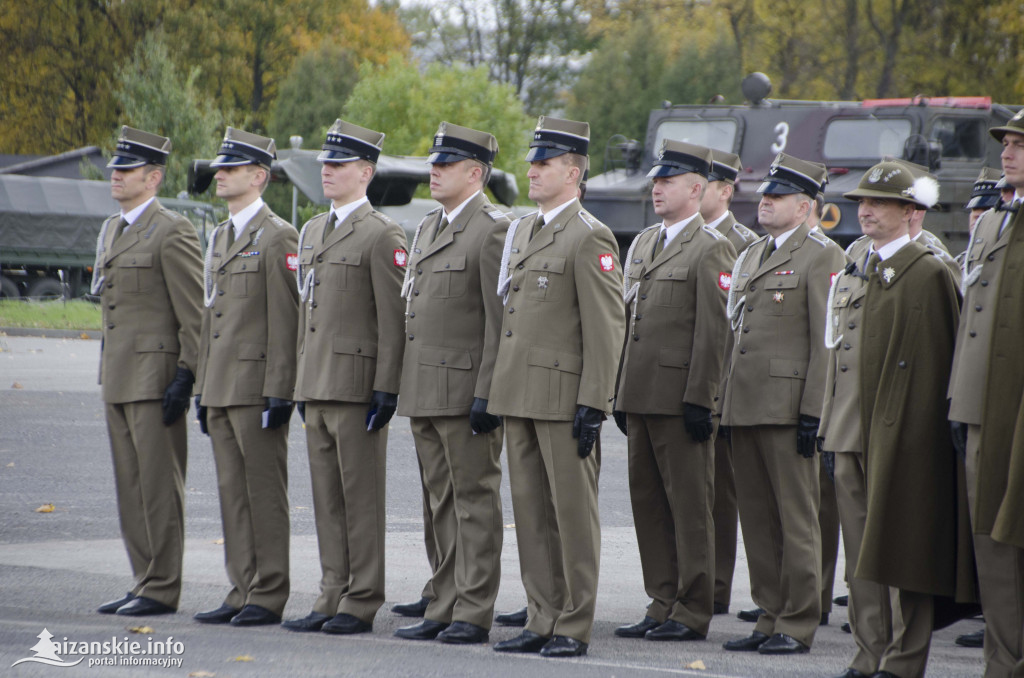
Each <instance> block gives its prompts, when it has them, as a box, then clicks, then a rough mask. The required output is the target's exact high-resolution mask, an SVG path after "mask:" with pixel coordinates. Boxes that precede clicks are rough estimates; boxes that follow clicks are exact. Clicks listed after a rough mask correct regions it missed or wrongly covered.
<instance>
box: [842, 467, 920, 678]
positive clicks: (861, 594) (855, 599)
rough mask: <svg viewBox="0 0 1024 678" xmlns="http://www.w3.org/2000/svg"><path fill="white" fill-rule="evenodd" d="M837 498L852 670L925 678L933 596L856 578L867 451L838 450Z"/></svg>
mask: <svg viewBox="0 0 1024 678" xmlns="http://www.w3.org/2000/svg"><path fill="white" fill-rule="evenodd" d="M836 497H837V499H838V503H839V517H840V520H841V522H842V526H843V546H844V549H845V553H846V562H847V572H848V573H849V578H848V579H849V581H848V584H849V587H850V603H849V608H848V610H849V615H850V627H851V630H852V631H853V639H854V642H856V643H857V654H856V655H855V656H854V658H853V661H852V662H850V668H853V669H856V670H858V671H860V672H861V673H863V674H865V675H871V674H872V673H875V672H876V671H889V672H890V673H894V674H896V675H897V676H900V678H913V677H914V676H922V675H924V670H925V665H926V664H927V662H928V648H929V646H930V644H931V634H932V626H933V617H934V603H933V598H932V596H931V595H930V594H924V593H916V592H913V591H904V590H900V589H894V588H890V587H888V586H885V585H884V584H879V583H877V582H873V581H868V580H866V579H860V578H858V577H856V576H855V574H856V572H857V559H858V558H859V557H860V547H861V543H862V541H863V539H864V526H865V524H866V521H867V506H868V504H867V482H866V476H865V472H864V455H863V454H861V453H859V452H840V453H838V454H836Z"/></svg>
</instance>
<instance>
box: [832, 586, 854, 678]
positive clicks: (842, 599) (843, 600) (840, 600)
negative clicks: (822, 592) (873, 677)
mask: <svg viewBox="0 0 1024 678" xmlns="http://www.w3.org/2000/svg"><path fill="white" fill-rule="evenodd" d="M832 602H833V603H835V604H836V605H838V606H839V607H846V606H847V605H849V604H850V596H836V597H835V598H833V599H832ZM851 670H852V669H851Z"/></svg>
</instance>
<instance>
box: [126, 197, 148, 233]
mask: <svg viewBox="0 0 1024 678" xmlns="http://www.w3.org/2000/svg"><path fill="white" fill-rule="evenodd" d="M154 200H156V196H153V197H152V198H150V199H149V200H147V201H146V202H144V203H142V204H141V205H139V206H138V207H136V208H135V209H133V210H131V211H130V212H128V213H125V212H121V218H122V219H124V220H125V221H127V222H128V225H129V226H131V225H132V224H134V223H135V221H136V220H137V219H138V218H139V217H141V216H142V213H143V212H145V211H146V208H147V207H149V203H151V202H153V201H154Z"/></svg>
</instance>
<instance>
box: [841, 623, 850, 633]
mask: <svg viewBox="0 0 1024 678" xmlns="http://www.w3.org/2000/svg"><path fill="white" fill-rule="evenodd" d="M839 630H840V631H842V632H843V633H853V628H852V627H851V626H850V622H843V623H842V624H840V625H839Z"/></svg>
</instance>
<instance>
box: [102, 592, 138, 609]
mask: <svg viewBox="0 0 1024 678" xmlns="http://www.w3.org/2000/svg"><path fill="white" fill-rule="evenodd" d="M133 600H135V594H134V593H132V592H130V591H129V592H128V593H126V594H124V598H118V599H117V600H111V601H110V602H108V603H103V604H102V605H100V606H99V607H97V608H96V611H97V612H99V613H100V614H114V613H115V612H117V608H119V607H123V606H124V605H127V604H128V603H130V602H132V601H133Z"/></svg>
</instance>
